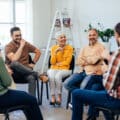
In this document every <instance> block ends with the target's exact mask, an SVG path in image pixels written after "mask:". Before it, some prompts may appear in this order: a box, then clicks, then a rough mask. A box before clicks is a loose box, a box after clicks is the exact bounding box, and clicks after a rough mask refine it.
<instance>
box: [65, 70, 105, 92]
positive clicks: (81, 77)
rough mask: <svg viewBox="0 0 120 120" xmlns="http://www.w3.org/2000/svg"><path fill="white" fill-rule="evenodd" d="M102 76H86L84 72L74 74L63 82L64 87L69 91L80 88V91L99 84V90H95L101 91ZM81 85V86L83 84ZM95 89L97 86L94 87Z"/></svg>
mask: <svg viewBox="0 0 120 120" xmlns="http://www.w3.org/2000/svg"><path fill="white" fill-rule="evenodd" d="M102 79H103V77H102V75H86V73H85V72H81V73H74V74H72V75H71V76H70V77H69V78H68V79H66V80H65V82H64V87H65V88H66V89H67V90H69V91H71V92H72V91H73V90H74V89H77V88H81V89H93V87H92V85H93V84H99V87H100V88H95V87H94V88H95V89H103V85H102ZM84 83H85V85H82V86H81V84H84ZM96 87H97V86H96Z"/></svg>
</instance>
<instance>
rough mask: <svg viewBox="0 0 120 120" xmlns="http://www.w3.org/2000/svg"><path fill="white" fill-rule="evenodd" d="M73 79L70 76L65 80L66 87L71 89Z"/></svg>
mask: <svg viewBox="0 0 120 120" xmlns="http://www.w3.org/2000/svg"><path fill="white" fill-rule="evenodd" d="M70 83H71V79H70V78H68V79H66V80H65V82H64V84H63V85H64V87H65V88H66V89H67V90H69V89H70V87H71V84H70Z"/></svg>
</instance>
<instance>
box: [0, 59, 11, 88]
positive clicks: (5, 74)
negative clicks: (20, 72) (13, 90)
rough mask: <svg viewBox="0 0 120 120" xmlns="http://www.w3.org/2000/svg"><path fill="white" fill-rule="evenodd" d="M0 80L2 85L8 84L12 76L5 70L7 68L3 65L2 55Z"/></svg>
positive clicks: (6, 85)
mask: <svg viewBox="0 0 120 120" xmlns="http://www.w3.org/2000/svg"><path fill="white" fill-rule="evenodd" d="M0 80H1V84H2V85H3V86H4V87H8V86H10V85H11V82H12V78H11V76H10V75H9V74H8V72H7V69H6V67H5V63H4V61H3V59H2V57H0Z"/></svg>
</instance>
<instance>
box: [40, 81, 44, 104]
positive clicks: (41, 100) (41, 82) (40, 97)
mask: <svg viewBox="0 0 120 120" xmlns="http://www.w3.org/2000/svg"><path fill="white" fill-rule="evenodd" d="M42 96H43V82H41V96H40V101H41V104H40V105H42Z"/></svg>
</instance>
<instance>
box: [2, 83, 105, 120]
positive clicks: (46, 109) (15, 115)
mask: <svg viewBox="0 0 120 120" xmlns="http://www.w3.org/2000/svg"><path fill="white" fill-rule="evenodd" d="M17 89H19V90H25V91H26V90H27V85H17ZM66 96H67V91H66V90H65V89H63V100H62V101H63V102H62V105H61V106H60V107H53V106H51V105H49V101H48V100H47V99H46V94H44V97H43V104H42V105H41V106H40V109H41V111H42V114H43V117H44V120H71V110H70V109H68V110H66V108H65V105H66ZM86 113H87V108H85V111H84V119H83V120H86ZM0 120H4V115H0ZM10 120H26V118H25V116H24V114H23V113H22V111H15V112H12V113H10ZM97 120H104V119H103V115H102V114H100V117H99V118H98V119H97Z"/></svg>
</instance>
